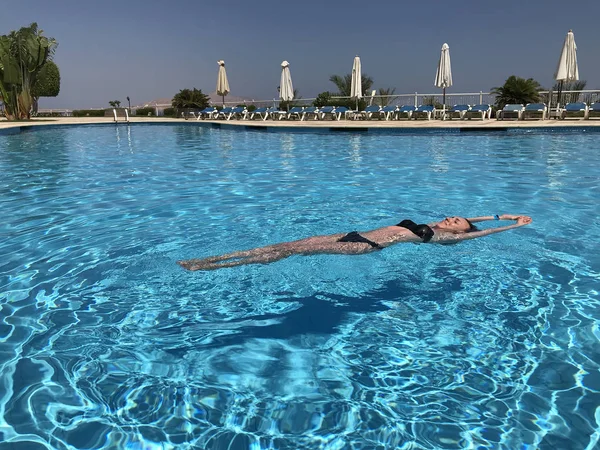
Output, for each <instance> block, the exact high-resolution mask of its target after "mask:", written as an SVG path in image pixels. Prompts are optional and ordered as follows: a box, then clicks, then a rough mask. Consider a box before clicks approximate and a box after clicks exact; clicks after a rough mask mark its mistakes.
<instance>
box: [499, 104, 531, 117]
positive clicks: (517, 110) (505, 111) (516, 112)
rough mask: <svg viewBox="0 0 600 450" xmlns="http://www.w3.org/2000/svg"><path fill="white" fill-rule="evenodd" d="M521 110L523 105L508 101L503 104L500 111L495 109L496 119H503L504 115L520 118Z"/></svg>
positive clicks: (523, 108) (523, 109) (521, 115)
mask: <svg viewBox="0 0 600 450" xmlns="http://www.w3.org/2000/svg"><path fill="white" fill-rule="evenodd" d="M523 111H525V107H524V106H523V105H520V104H517V103H509V104H508V105H504V108H502V109H501V110H500V111H496V119H497V120H504V119H505V118H506V116H514V118H515V119H517V120H521V119H522V118H523Z"/></svg>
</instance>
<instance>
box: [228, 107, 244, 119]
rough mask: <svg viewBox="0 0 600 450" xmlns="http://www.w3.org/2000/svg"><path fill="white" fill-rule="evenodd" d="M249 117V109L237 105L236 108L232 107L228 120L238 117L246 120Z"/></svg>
mask: <svg viewBox="0 0 600 450" xmlns="http://www.w3.org/2000/svg"><path fill="white" fill-rule="evenodd" d="M246 117H248V110H247V109H246V107H245V106H236V107H235V108H231V113H229V116H228V117H227V120H231V119H238V120H246Z"/></svg>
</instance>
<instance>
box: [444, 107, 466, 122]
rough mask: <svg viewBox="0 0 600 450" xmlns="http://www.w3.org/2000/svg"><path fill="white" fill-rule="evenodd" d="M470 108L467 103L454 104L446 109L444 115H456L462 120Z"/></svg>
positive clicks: (450, 117)
mask: <svg viewBox="0 0 600 450" xmlns="http://www.w3.org/2000/svg"><path fill="white" fill-rule="evenodd" d="M470 109H471V107H470V106H469V105H454V106H453V107H452V108H450V109H449V110H448V112H447V113H446V116H447V117H448V119H452V117H455V116H457V117H458V118H459V119H461V120H464V119H465V116H466V115H467V112H468V111H469V110H470Z"/></svg>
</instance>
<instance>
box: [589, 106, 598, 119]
mask: <svg viewBox="0 0 600 450" xmlns="http://www.w3.org/2000/svg"><path fill="white" fill-rule="evenodd" d="M592 114H600V102H594V103H592V104H591V105H590V107H589V108H588V119H589V118H591V117H592Z"/></svg>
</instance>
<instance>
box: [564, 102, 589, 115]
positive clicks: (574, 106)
mask: <svg viewBox="0 0 600 450" xmlns="http://www.w3.org/2000/svg"><path fill="white" fill-rule="evenodd" d="M581 113H583V117H582V118H583V119H587V117H588V106H587V104H585V103H584V102H575V103H567V104H566V105H565V109H564V110H563V112H562V116H561V119H566V118H568V117H569V115H571V116H573V115H576V117H579V116H580V115H581Z"/></svg>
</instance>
